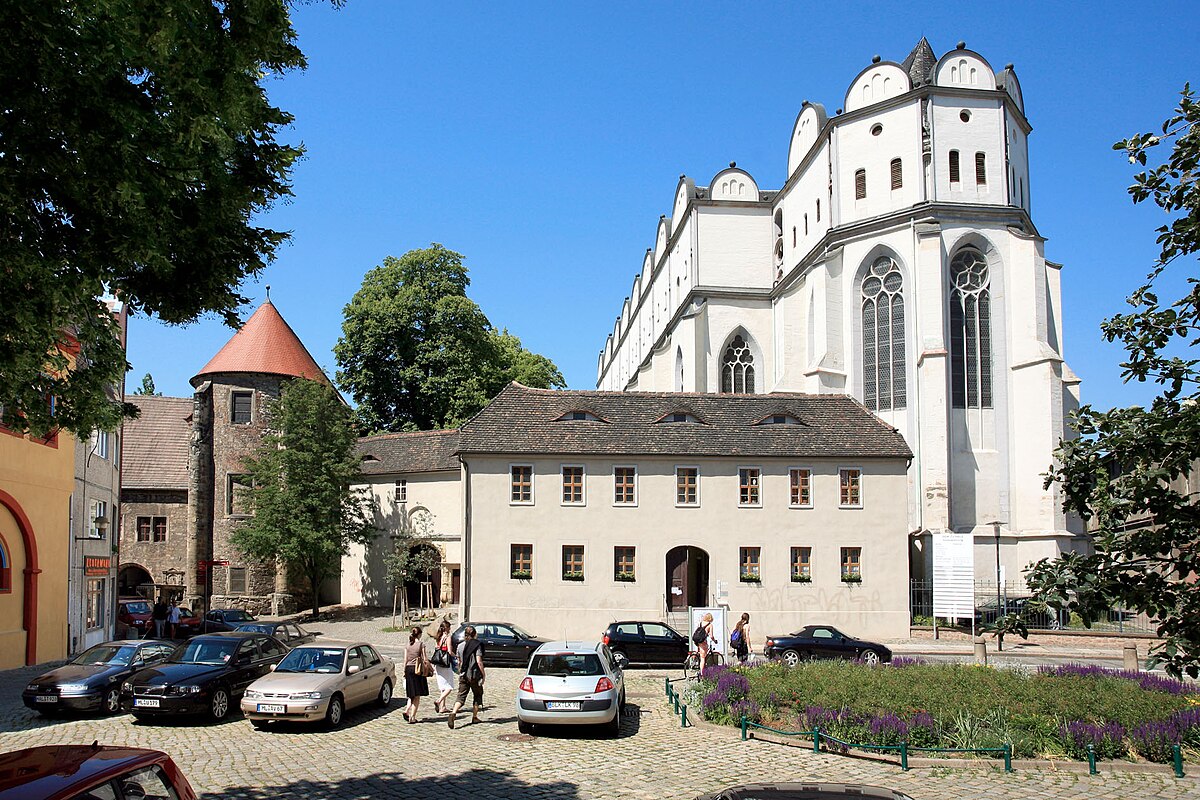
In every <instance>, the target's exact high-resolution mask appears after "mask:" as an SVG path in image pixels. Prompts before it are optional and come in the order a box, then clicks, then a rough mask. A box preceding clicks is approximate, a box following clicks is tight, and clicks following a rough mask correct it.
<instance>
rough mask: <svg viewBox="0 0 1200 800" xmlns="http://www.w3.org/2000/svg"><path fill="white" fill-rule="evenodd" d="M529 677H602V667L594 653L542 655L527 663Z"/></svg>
mask: <svg viewBox="0 0 1200 800" xmlns="http://www.w3.org/2000/svg"><path fill="white" fill-rule="evenodd" d="M529 674H530V675H553V676H554V677H557V678H568V677H572V676H575V675H603V674H604V667H602V666H601V665H600V657H599V656H597V655H596V654H595V653H544V654H542V655H535V656H534V657H533V660H532V661H531V662H529Z"/></svg>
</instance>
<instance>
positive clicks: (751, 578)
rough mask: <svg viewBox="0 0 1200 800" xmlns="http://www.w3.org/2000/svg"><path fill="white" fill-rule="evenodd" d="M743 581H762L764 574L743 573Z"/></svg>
mask: <svg viewBox="0 0 1200 800" xmlns="http://www.w3.org/2000/svg"><path fill="white" fill-rule="evenodd" d="M742 583H762V576H760V575H743V576H742Z"/></svg>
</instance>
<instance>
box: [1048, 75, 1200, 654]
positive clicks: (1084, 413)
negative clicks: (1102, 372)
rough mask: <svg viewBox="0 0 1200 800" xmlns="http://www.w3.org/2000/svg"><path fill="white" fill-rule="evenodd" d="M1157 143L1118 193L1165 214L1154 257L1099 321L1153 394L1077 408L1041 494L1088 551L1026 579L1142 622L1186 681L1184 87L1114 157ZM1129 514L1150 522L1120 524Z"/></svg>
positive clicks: (1195, 333) (1194, 294) (1196, 614)
mask: <svg viewBox="0 0 1200 800" xmlns="http://www.w3.org/2000/svg"><path fill="white" fill-rule="evenodd" d="M1163 144H1172V148H1171V152H1170V154H1169V155H1167V156H1166V157H1165V159H1164V160H1163V161H1162V162H1161V163H1158V164H1156V165H1155V166H1153V167H1151V168H1148V169H1146V170H1144V171H1142V172H1139V173H1138V174H1137V175H1136V176H1135V177H1134V183H1133V185H1132V186H1131V187H1130V189H1129V193H1130V194H1131V195H1132V197H1133V201H1134V203H1141V202H1144V201H1146V200H1151V201H1153V202H1154V204H1155V205H1157V206H1159V207H1160V208H1161V209H1162V210H1163V211H1164V212H1166V214H1167V215H1168V216H1169V217H1170V220H1169V222H1168V223H1167V224H1165V225H1163V226H1162V227H1161V228H1159V229H1158V234H1159V235H1158V244H1159V246H1160V248H1161V251H1160V253H1159V255H1158V258H1157V260H1156V261H1155V263H1154V265H1153V268H1152V270H1151V271H1150V273H1149V275H1147V277H1146V280H1145V281H1144V282H1143V283H1142V285H1140V286H1139V287H1137V289H1136V290H1135V291H1134V292H1133V294H1131V295H1130V296H1129V298H1128V300H1127V302H1128V304H1129V305H1130V306H1131V307H1132V310H1131V311H1128V312H1126V313H1122V314H1116V315H1114V316H1113V317H1111V318H1109V319H1107V320H1105V321H1104V323H1103V324H1102V326H1101V330H1102V332H1103V335H1104V338H1105V339H1107V340H1108V341H1110V342H1119V343H1120V344H1121V346H1122V347H1123V348H1124V349H1125V352H1126V357H1125V360H1124V361H1123V362H1122V364H1121V370H1122V376H1123V378H1124V379H1125V380H1126V381H1130V380H1135V381H1138V382H1145V381H1150V382H1152V383H1154V384H1157V385H1158V386H1159V387H1161V389H1160V394H1159V395H1158V396H1157V397H1155V398H1154V400H1153V402H1152V403H1151V404H1150V406H1149V408H1141V407H1131V408H1114V409H1112V410H1109V411H1098V410H1096V409H1094V408H1092V407H1091V406H1086V405H1085V406H1083V407H1082V408H1080V409H1079V411H1078V412H1077V414H1076V416H1075V419H1074V426H1075V428H1076V430H1077V432H1078V433H1079V438H1076V439H1071V440H1066V441H1063V442H1062V443H1061V445H1060V447H1059V449H1058V451H1057V453H1056V455H1057V461H1058V463H1057V466H1054V467H1052V468H1051V471H1050V473H1049V475H1048V477H1047V481H1046V485H1047V486H1049V485H1050V484H1051V483H1052V482H1058V483H1059V484H1060V485H1061V486H1062V489H1063V492H1064V496H1065V500H1064V504H1063V505H1064V507H1065V508H1066V509H1067V510H1068V511H1074V512H1077V513H1079V514H1080V515H1081V516H1082V517H1083V518H1084V519H1090V520H1093V525H1094V527H1095V535H1094V537H1093V544H1094V553H1092V554H1079V553H1071V554H1068V555H1064V556H1062V557H1060V558H1058V559H1055V560H1046V559H1043V560H1042V561H1040V562H1038V563H1037V564H1035V565H1034V566H1033V567H1032V568H1031V569H1030V570H1029V572H1028V580H1029V584H1030V586H1031V587H1032V588H1033V589H1034V590H1035V591H1036V592H1037V593H1038V595H1039V596H1040V597H1041V598H1042V599H1043V600H1044V601H1046V602H1047V603H1048V604H1049V605H1050V606H1052V607H1054V608H1066V609H1069V610H1070V611H1073V612H1075V613H1078V614H1079V616H1080V617H1081V618H1082V619H1083V621H1084V622H1085V623H1086V624H1089V625H1090V624H1091V623H1092V622H1093V621H1095V620H1097V619H1099V618H1101V617H1102V615H1103V614H1104V613H1105V612H1106V611H1108V610H1109V609H1110V608H1112V607H1113V606H1114V605H1116V604H1123V605H1125V606H1126V607H1128V608H1130V609H1135V610H1137V611H1140V612H1144V613H1146V614H1148V615H1149V616H1150V617H1151V618H1152V619H1154V620H1156V621H1157V626H1158V634H1159V636H1160V637H1162V642H1161V644H1160V645H1158V646H1156V647H1155V648H1154V650H1153V656H1154V658H1155V659H1156V660H1157V661H1159V662H1160V663H1162V664H1163V665H1164V666H1165V667H1166V669H1167V671H1169V672H1170V673H1171V674H1173V675H1177V676H1178V675H1181V674H1183V673H1185V672H1186V673H1187V674H1188V675H1191V676H1192V677H1196V675H1197V674H1198V673H1200V591H1197V586H1196V583H1195V580H1196V575H1197V573H1198V572H1200V537H1198V536H1197V531H1200V508H1197V505H1196V495H1195V494H1193V492H1192V491H1191V489H1190V488H1189V487H1188V485H1187V481H1186V480H1183V478H1184V477H1185V476H1186V475H1187V473H1188V472H1189V470H1191V469H1192V468H1193V467H1194V465H1196V463H1197V459H1200V392H1198V380H1200V374H1198V373H1197V359H1195V358H1193V357H1192V348H1194V347H1195V346H1196V345H1197V344H1200V278H1197V277H1196V276H1195V274H1194V262H1193V261H1192V257H1194V255H1195V254H1196V253H1197V251H1200V171H1198V168H1197V165H1198V164H1200V106H1198V105H1197V104H1196V102H1195V99H1194V96H1193V93H1192V90H1191V87H1190V86H1189V85H1185V86H1184V90H1183V93H1182V97H1181V100H1180V103H1179V106H1178V108H1176V110H1175V113H1174V114H1173V115H1172V116H1171V117H1170V118H1169V119H1167V121H1166V122H1164V123H1163V125H1162V130H1161V133H1139V134H1137V135H1135V136H1132V137H1130V138H1129V139H1126V140H1124V141H1120V142H1117V143H1116V144H1115V145H1113V148H1114V149H1115V150H1120V151H1122V152H1124V153H1126V154H1127V155H1128V157H1129V160H1130V162H1131V163H1135V164H1139V165H1141V166H1143V167H1145V166H1146V164H1147V158H1148V156H1149V155H1151V154H1152V153H1156V152H1157V151H1155V148H1157V147H1159V146H1160V145H1163ZM1181 260H1182V261H1181ZM1176 262H1179V263H1176ZM1173 266H1174V267H1175V269H1171V267H1173ZM1175 273H1182V274H1175ZM1181 279H1182V280H1181ZM1172 284H1174V285H1175V286H1182V287H1183V290H1182V291H1181V293H1180V295H1179V296H1178V297H1176V298H1173V299H1170V298H1168V299H1163V300H1160V299H1159V297H1158V292H1159V291H1162V290H1163V289H1165V290H1166V291H1171V286H1172ZM1135 517H1149V518H1151V520H1152V521H1153V525H1150V526H1144V527H1129V526H1127V525H1126V523H1127V522H1128V521H1129V520H1130V519H1131V518H1135Z"/></svg>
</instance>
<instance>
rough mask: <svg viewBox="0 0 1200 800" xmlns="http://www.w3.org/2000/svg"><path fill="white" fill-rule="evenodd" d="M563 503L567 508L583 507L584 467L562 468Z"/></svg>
mask: <svg viewBox="0 0 1200 800" xmlns="http://www.w3.org/2000/svg"><path fill="white" fill-rule="evenodd" d="M562 501H563V505H565V506H581V505H583V467H563V468H562Z"/></svg>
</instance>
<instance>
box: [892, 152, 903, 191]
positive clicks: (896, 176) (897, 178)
mask: <svg viewBox="0 0 1200 800" xmlns="http://www.w3.org/2000/svg"><path fill="white" fill-rule="evenodd" d="M892 188H893V189H903V188H904V162H903V161H901V160H900V159H898V158H893V159H892Z"/></svg>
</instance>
